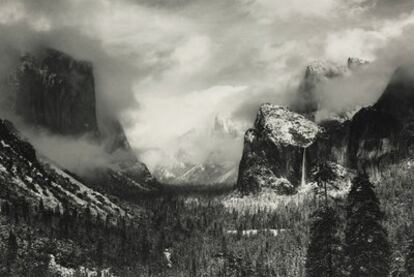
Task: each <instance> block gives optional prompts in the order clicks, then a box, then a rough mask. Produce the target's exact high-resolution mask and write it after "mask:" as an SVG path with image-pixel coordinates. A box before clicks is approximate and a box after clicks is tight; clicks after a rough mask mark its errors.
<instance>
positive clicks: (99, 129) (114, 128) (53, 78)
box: [11, 48, 156, 192]
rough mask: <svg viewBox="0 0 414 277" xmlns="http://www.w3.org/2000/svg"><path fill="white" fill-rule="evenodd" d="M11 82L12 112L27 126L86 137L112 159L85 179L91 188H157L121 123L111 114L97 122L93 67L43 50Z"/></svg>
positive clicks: (23, 64) (32, 55) (26, 61)
mask: <svg viewBox="0 0 414 277" xmlns="http://www.w3.org/2000/svg"><path fill="white" fill-rule="evenodd" d="M14 79H15V82H14V83H13V84H12V85H13V91H14V95H11V97H12V98H13V99H14V103H15V107H14V111H15V112H16V113H17V114H18V115H19V116H20V117H21V118H22V119H23V120H24V121H25V122H26V123H27V124H28V125H31V126H36V127H42V128H45V129H47V130H49V131H50V132H51V133H53V134H57V135H62V136H70V137H72V138H74V139H76V138H77V137H81V136H87V137H89V138H90V139H91V140H92V141H93V142H95V143H96V144H103V146H104V149H105V150H106V151H107V152H108V153H109V154H111V155H110V156H111V162H112V164H111V166H109V167H107V168H101V169H99V170H98V171H99V172H98V171H97V172H95V173H94V174H93V176H94V177H93V178H91V175H92V174H88V175H87V176H83V177H85V179H88V181H89V182H93V183H98V184H101V187H104V186H105V185H106V184H108V183H110V184H111V186H113V185H114V184H118V183H120V182H121V183H123V184H128V185H129V186H130V187H134V188H136V189H137V191H148V190H151V186H153V185H155V184H156V180H155V179H154V178H153V177H152V176H151V174H150V172H149V170H148V168H147V167H146V165H145V164H143V163H141V162H140V161H139V160H138V159H137V157H136V156H135V153H134V152H133V151H132V149H131V147H130V145H129V142H128V140H127V137H126V135H125V133H124V130H123V128H122V126H121V124H120V122H119V120H118V119H117V118H116V117H114V116H111V115H109V114H102V115H100V117H98V116H97V111H96V110H97V108H96V91H95V81H94V74H93V66H92V64H91V63H89V62H86V61H78V60H75V59H74V58H72V57H71V56H69V55H67V54H65V53H62V52H60V51H57V50H54V49H50V48H42V49H40V50H38V51H37V52H34V53H29V54H26V55H24V56H22V57H21V60H20V64H19V66H18V68H17V71H16V74H15V78H14ZM120 187H122V186H120ZM105 192H108V191H105Z"/></svg>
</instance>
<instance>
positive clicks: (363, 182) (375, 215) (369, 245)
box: [345, 174, 390, 277]
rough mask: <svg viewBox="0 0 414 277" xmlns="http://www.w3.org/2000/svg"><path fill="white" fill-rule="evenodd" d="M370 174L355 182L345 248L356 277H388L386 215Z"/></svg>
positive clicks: (351, 271)
mask: <svg viewBox="0 0 414 277" xmlns="http://www.w3.org/2000/svg"><path fill="white" fill-rule="evenodd" d="M379 206H380V205H379V201H378V198H377V196H376V195H375V192H374V189H373V185H372V184H371V183H370V181H369V179H368V176H367V175H366V174H359V175H358V176H357V177H355V178H354V180H353V181H352V187H351V190H350V192H349V195H348V199H347V218H346V230H345V249H346V253H347V256H348V263H349V265H348V270H349V273H350V276H352V277H386V276H388V274H389V270H390V246H389V243H388V238H387V232H386V230H385V229H384V227H383V226H382V220H383V217H384V215H383V212H382V211H381V210H380V207H379Z"/></svg>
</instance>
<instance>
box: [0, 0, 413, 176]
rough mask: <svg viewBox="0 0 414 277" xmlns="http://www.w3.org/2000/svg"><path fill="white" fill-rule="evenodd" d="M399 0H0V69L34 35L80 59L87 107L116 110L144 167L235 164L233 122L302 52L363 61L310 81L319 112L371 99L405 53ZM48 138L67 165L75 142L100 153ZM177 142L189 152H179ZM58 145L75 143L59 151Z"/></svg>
mask: <svg viewBox="0 0 414 277" xmlns="http://www.w3.org/2000/svg"><path fill="white" fill-rule="evenodd" d="M409 4H410V3H409V1H381V0H365V1H360V0H358V1H356V0H355V1H340V0H325V1H313V2H312V3H309V4H308V7H306V9H305V8H304V6H303V5H302V4H301V3H300V1H298V0H296V1H293V2H292V3H282V2H281V1H266V0H260V1H259V0H257V1H243V0H231V1H226V3H222V2H221V1H215V0H214V1H209V2H208V3H207V2H203V1H197V0H195V1H172V2H171V1H156V2H153V1H143V0H142V1H127V0H118V1H107V0H99V1H98V0H96V1H88V2H87V3H86V2H85V3H83V2H79V1H73V0H69V1H49V0H42V1H38V2H37V3H36V4H34V3H33V2H32V1H24V0H17V1H3V2H2V3H1V4H0V16H1V19H0V34H1V37H2V40H1V42H0V51H1V65H0V74H1V75H2V78H3V79H5V78H7V76H9V74H10V72H11V71H12V70H13V65H14V64H16V62H17V61H18V60H19V58H20V56H21V55H22V54H23V53H26V52H33V51H34V52H35V51H37V49H39V48H41V47H45V46H46V47H52V48H55V49H57V50H60V51H63V52H65V53H68V54H69V55H71V56H73V57H74V58H75V59H79V60H86V61H89V62H90V63H91V64H92V66H93V72H94V76H95V87H96V100H97V106H96V112H97V114H98V119H102V118H106V117H108V116H109V117H113V116H114V117H117V118H119V119H120V121H121V123H122V125H123V127H124V128H125V131H126V135H127V137H128V140H129V142H130V144H131V147H132V148H133V149H134V150H135V151H136V153H137V155H138V156H139V157H140V158H141V159H142V160H143V161H144V162H146V163H147V164H148V166H149V168H150V169H151V170H152V171H159V170H162V169H170V168H172V167H174V168H177V166H178V167H179V166H180V163H182V162H184V163H186V164H187V166H188V169H190V168H191V166H195V165H206V164H211V163H213V164H214V163H216V164H217V161H224V162H225V163H227V164H232V165H233V166H236V167H237V164H238V162H239V160H240V157H241V154H240V153H241V149H242V147H243V143H242V140H243V138H242V137H243V133H244V131H245V130H246V129H247V128H248V127H251V126H252V125H253V121H254V118H255V116H256V113H257V111H258V107H259V106H260V104H261V103H264V102H271V103H275V104H282V105H287V104H289V103H290V101H291V100H292V95H293V94H294V93H295V92H296V91H297V90H298V88H299V86H300V83H301V81H302V80H303V78H304V74H305V71H306V66H308V65H309V64H312V63H314V62H326V63H333V64H336V65H337V66H346V61H347V59H348V57H357V58H361V59H364V60H368V61H369V62H370V63H369V65H367V66H364V67H363V68H360V69H357V70H356V73H354V74H345V75H344V76H343V77H341V78H334V79H329V80H326V81H324V82H322V83H320V84H318V85H317V88H316V89H315V91H316V93H317V95H318V99H320V103H318V105H320V107H321V110H322V111H321V113H320V114H319V115H318V116H319V117H320V118H324V117H326V116H327V114H328V115H329V114H330V113H331V112H335V111H341V110H344V109H349V108H350V107H353V106H365V105H369V104H372V103H373V102H374V101H375V100H376V99H377V98H378V97H379V95H380V93H381V91H382V90H383V89H384V86H385V85H386V80H388V78H389V76H390V75H391V73H392V72H393V70H394V69H395V68H396V67H397V66H398V65H399V64H401V63H402V62H406V61H407V57H410V56H412V50H411V49H410V45H412V43H411V42H412V39H411V38H412V35H411V34H412V33H413V29H414V28H413V26H414V15H413V13H412V12H411V10H410V9H409V8H407V7H409ZM292 18H298V20H294V21H292ZM2 88H3V86H2ZM4 93H5V92H4V90H3V89H2V97H1V99H4V97H3V95H4ZM338 99H341V101H338ZM2 102H4V101H2ZM8 104H9V102H7V101H6V105H8ZM2 111H3V112H4V111H5V110H4V109H2ZM217 116H219V117H222V118H225V119H226V120H227V121H228V122H231V125H234V126H236V128H237V129H238V130H241V131H240V132H238V135H236V136H234V141H233V140H232V139H231V136H230V137H228V136H227V135H224V136H218V135H214V136H211V135H210V134H211V129H212V128H214V119H215V118H216V117H217ZM98 123H99V122H98ZM100 124H101V123H100ZM194 130H196V133H197V135H192V136H190V137H191V138H188V137H187V138H186V140H185V143H184V142H183V141H182V138H183V137H185V136H186V134H188V133H189V132H190V133H191V132H193V131H194ZM47 139H48V135H47V132H46V133H45V132H42V134H41V135H38V136H36V140H35V141H38V142H39V147H42V145H48V144H49V143H48V141H47ZM56 139H58V140H59V144H61V143H63V144H62V145H67V147H64V146H63V147H61V149H60V151H62V154H60V153H59V150H57V151H55V150H54V151H53V154H54V158H55V159H59V160H60V162H61V163H64V164H65V165H67V166H68V167H75V165H76V164H79V163H80V162H81V161H77V160H78V159H80V157H82V154H83V153H90V154H91V155H89V156H92V157H95V158H94V159H92V160H93V161H96V163H97V164H102V163H105V160H106V159H107V158H108V157H107V154H106V153H104V152H102V151H100V146H96V145H91V144H90V143H89V142H87V141H85V142H84V141H83V140H81V142H79V144H78V147H74V146H75V145H76V143H77V141H76V140H74V141H67V139H66V138H65V139H60V138H56V137H50V145H54V144H55V141H56ZM180 141H181V142H180ZM65 142H67V144H65ZM184 144H186V145H184ZM183 148H184V150H185V152H189V153H190V154H186V155H185V159H184V160H181V161H180V160H179V159H180V158H179V157H180V153H181V154H182V153H183ZM217 148H221V149H220V150H219V151H218V150H217ZM64 149H75V150H71V151H70V152H71V154H72V155H66V153H65V152H64ZM76 149H77V150H79V155H78V154H77V153H76V151H77V150H76ZM45 150H46V149H45ZM78 157H79V158H78ZM181 157H183V156H181ZM65 159H68V160H67V161H65ZM177 159H178V160H177ZM80 160H82V159H80ZM93 161H91V162H93ZM190 165H191V166H190ZM78 167H79V166H78ZM186 168H187V167H186Z"/></svg>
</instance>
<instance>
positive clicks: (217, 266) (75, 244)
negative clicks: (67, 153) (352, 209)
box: [0, 164, 414, 277]
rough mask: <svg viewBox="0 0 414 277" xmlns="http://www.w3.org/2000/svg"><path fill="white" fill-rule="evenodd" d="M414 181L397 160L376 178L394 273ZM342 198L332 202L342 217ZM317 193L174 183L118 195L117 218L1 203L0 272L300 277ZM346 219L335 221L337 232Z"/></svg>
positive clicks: (403, 247)
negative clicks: (126, 197)
mask: <svg viewBox="0 0 414 277" xmlns="http://www.w3.org/2000/svg"><path fill="white" fill-rule="evenodd" d="M413 180H414V168H411V167H410V166H409V165H408V164H404V166H399V167H398V168H397V167H396V168H393V169H390V171H389V172H388V173H387V174H386V176H385V177H384V178H383V179H382V181H380V182H378V183H377V184H376V193H377V195H378V198H379V199H380V201H381V207H382V209H383V210H384V212H385V222H384V225H385V227H386V229H387V231H388V237H389V241H390V243H391V246H392V270H393V272H404V260H405V257H406V253H407V249H408V243H409V241H410V239H411V238H412V236H413V234H414V233H413V219H414V218H413V215H414V210H413V209H414V205H413V203H414V187H413V185H412V184H413ZM345 197H346V194H343V195H342V196H339V197H335V198H333V199H332V200H331V203H330V205H331V206H332V207H333V208H334V209H335V210H337V212H338V214H339V217H341V218H343V217H344V203H345ZM318 198H319V197H318V196H317V195H315V190H313V189H305V190H303V191H301V192H300V193H299V194H298V195H294V196H283V197H282V196H278V195H276V194H272V193H269V192H267V193H266V192H264V193H263V194H261V195H259V196H245V197H241V196H239V195H237V194H236V193H233V192H229V191H228V190H227V191H226V190H224V191H220V190H217V188H214V189H212V190H211V191H209V190H208V189H206V190H196V191H194V190H192V189H191V188H190V189H188V190H185V188H181V190H179V191H178V192H174V190H170V191H164V193H163V194H162V195H153V196H148V197H147V198H143V199H140V200H138V201H137V203H136V204H134V205H130V204H128V203H120V205H122V206H123V207H124V208H126V209H127V210H128V209H129V212H130V213H137V212H136V211H139V215H138V214H137V215H138V216H137V218H138V219H136V221H125V222H123V223H122V222H121V223H120V224H119V225H118V226H111V225H110V224H109V225H108V224H105V223H104V222H90V221H89V220H88V219H87V218H86V217H83V216H82V215H78V216H77V217H76V218H65V215H56V214H47V213H45V212H41V211H31V210H30V209H29V210H26V211H25V209H23V208H22V207H23V206H19V205H15V206H9V205H8V204H7V205H6V204H4V203H6V202H4V201H2V203H3V205H2V209H1V216H0V261H1V264H0V270H1V272H2V275H1V276H94V275H93V274H95V275H96V274H98V272H105V274H104V275H102V276H121V277H128V276H189V277H195V276H229V277H230V276H275V277H279V276H280V277H286V276H292V277H293V276H294V277H302V276H305V260H306V251H307V247H308V244H309V226H310V221H311V214H312V212H313V211H315V210H316V209H317V207H318V206H319V204H320V203H319V202H320V201H319V200H318ZM264 204H266V205H264ZM22 205H23V204H22ZM340 222H343V221H340ZM102 226H104V227H102ZM344 227H345V226H340V229H341V232H340V233H341V236H343V231H344ZM51 255H53V256H51ZM108 268H110V270H108ZM87 272H89V273H87ZM94 272H95V273H94ZM88 274H89V275H88ZM396 276H398V275H396ZM400 276H403V275H400Z"/></svg>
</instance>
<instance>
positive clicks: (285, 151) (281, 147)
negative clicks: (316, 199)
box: [237, 104, 321, 193]
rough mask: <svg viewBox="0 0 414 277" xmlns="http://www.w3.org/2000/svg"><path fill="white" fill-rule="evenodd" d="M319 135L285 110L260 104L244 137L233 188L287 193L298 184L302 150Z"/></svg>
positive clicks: (296, 115) (303, 155)
mask: <svg viewBox="0 0 414 277" xmlns="http://www.w3.org/2000/svg"><path fill="white" fill-rule="evenodd" d="M320 133H321V129H320V127H319V126H318V125H316V124H315V123H313V122H312V121H310V120H307V119H306V118H305V117H303V116H302V115H299V114H296V113H293V112H291V111H289V110H288V109H287V108H285V107H281V106H277V105H271V104H263V105H262V106H261V107H260V109H259V112H258V114H257V117H256V121H255V124H254V128H253V129H249V130H248V131H247V132H246V134H245V141H244V150H243V156H242V159H241V162H240V166H239V176H238V181H237V187H238V189H239V190H240V191H242V192H243V193H249V192H255V191H259V190H261V189H262V188H264V187H268V188H272V189H275V190H277V191H280V192H285V193H286V192H287V193H291V192H293V191H294V187H296V186H298V185H299V184H300V181H301V175H302V165H303V159H304V158H306V156H305V154H304V151H305V149H306V148H307V147H309V146H310V145H311V144H312V143H313V142H314V141H315V140H316V139H317V136H318V135H319V134H320Z"/></svg>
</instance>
